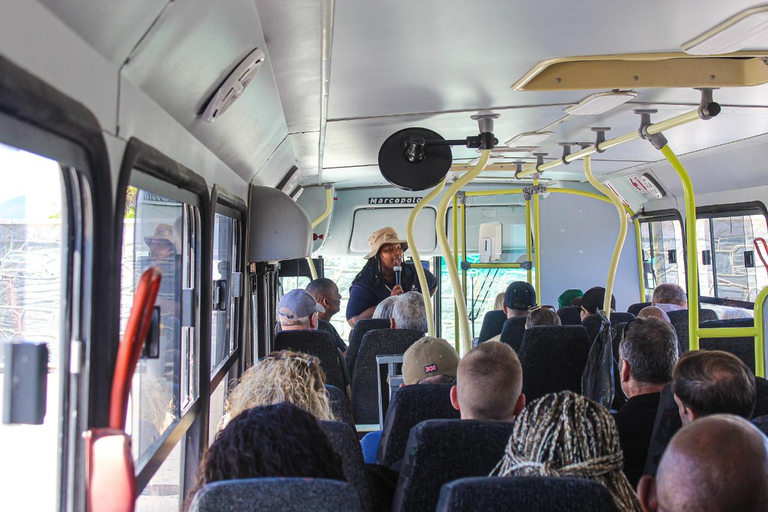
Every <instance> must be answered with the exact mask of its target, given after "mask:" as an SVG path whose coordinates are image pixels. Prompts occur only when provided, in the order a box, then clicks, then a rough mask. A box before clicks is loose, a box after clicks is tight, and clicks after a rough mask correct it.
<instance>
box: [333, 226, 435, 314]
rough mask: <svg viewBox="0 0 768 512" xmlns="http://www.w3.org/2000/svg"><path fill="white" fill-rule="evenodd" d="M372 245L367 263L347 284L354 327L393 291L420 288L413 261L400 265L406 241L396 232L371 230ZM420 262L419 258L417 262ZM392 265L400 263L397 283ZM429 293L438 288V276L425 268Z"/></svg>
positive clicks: (407, 290)
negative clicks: (350, 282) (372, 231)
mask: <svg viewBox="0 0 768 512" xmlns="http://www.w3.org/2000/svg"><path fill="white" fill-rule="evenodd" d="M368 245H369V246H370V248H371V252H369V253H368V254H367V255H366V256H365V259H367V260H368V263H366V264H365V266H364V267H363V269H362V270H361V271H360V272H359V273H358V274H357V276H355V279H354V280H353V281H352V286H350V288H349V302H347V322H348V323H349V325H350V326H352V327H354V326H355V323H356V322H357V321H358V320H360V319H361V318H371V316H373V312H374V310H375V309H376V305H377V304H379V302H381V301H382V300H384V299H386V298H387V297H389V296H392V295H400V294H402V293H405V292H410V291H417V292H422V293H424V291H425V290H422V289H421V284H420V283H419V278H418V275H417V274H416V269H415V267H414V265H410V264H406V265H403V252H405V251H407V250H408V242H407V241H405V240H401V239H400V238H399V237H398V236H397V232H396V231H395V230H394V229H393V228H390V227H386V228H382V229H380V230H378V231H376V232H374V233H373V234H372V235H371V236H370V237H369V238H368ZM416 263H417V264H419V262H416ZM395 267H400V275H399V279H400V282H399V284H398V283H397V282H396V281H397V279H398V276H397V274H396V273H395ZM424 273H425V275H426V278H427V286H428V287H429V290H426V291H427V292H429V294H430V295H432V294H434V293H435V290H437V278H436V277H435V276H434V275H432V273H431V272H430V271H429V270H426V269H425V270H424Z"/></svg>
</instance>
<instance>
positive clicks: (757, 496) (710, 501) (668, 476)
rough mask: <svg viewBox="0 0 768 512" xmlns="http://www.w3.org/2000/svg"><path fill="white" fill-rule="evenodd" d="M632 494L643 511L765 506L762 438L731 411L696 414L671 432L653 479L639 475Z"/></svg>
mask: <svg viewBox="0 0 768 512" xmlns="http://www.w3.org/2000/svg"><path fill="white" fill-rule="evenodd" d="M638 494H639V495H640V501H641V502H642V507H643V510H644V511H646V512H656V511H657V510H658V511H662V510H683V511H684V510H696V511H702V512H729V511H734V510H738V511H740V512H757V511H761V510H765V509H766V503H768V447H767V446H766V438H765V436H764V435H763V434H762V433H760V431H759V430H757V428H755V427H754V426H753V425H752V424H750V423H749V422H748V421H746V420H744V419H742V418H739V417H736V416H732V415H727V414H716V415H713V416H709V417H707V418H702V419H701V420H700V421H696V422H694V423H691V424H690V425H688V426H686V427H684V428H683V429H682V430H680V431H679V432H678V433H677V434H675V437H673V438H672V441H671V442H670V443H669V447H668V448H667V451H666V452H664V456H663V457H662V459H661V463H660V464H659V471H658V473H657V475H656V478H655V479H654V478H653V477H651V476H644V477H643V479H642V480H641V481H640V485H639V487H638Z"/></svg>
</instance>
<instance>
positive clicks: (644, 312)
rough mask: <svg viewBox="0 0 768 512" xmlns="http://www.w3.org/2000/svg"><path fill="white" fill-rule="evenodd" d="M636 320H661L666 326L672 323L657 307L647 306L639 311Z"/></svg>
mask: <svg viewBox="0 0 768 512" xmlns="http://www.w3.org/2000/svg"><path fill="white" fill-rule="evenodd" d="M637 318H658V319H659V320H663V321H665V322H667V323H668V324H671V323H672V320H670V319H669V315H668V314H667V313H666V312H665V311H664V310H663V309H661V308H660V307H657V306H648V307H645V308H643V309H641V310H640V312H639V313H638V314H637Z"/></svg>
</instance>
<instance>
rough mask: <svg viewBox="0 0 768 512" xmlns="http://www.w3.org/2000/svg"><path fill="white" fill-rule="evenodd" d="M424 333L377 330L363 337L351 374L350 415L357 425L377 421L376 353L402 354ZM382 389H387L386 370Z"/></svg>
mask: <svg viewBox="0 0 768 512" xmlns="http://www.w3.org/2000/svg"><path fill="white" fill-rule="evenodd" d="M423 336H424V334H423V333H420V332H419V331H413V330H410V329H386V330H384V329H377V330H373V331H369V332H367V333H366V334H365V336H364V337H363V343H362V345H361V346H360V352H359V353H358V355H357V362H356V363H355V372H354V373H353V374H352V417H353V418H354V419H355V423H357V424H373V423H378V422H379V381H378V368H377V365H376V356H377V355H379V354H404V353H405V351H406V350H408V347H410V346H411V345H413V343H414V342H415V341H416V340H418V339H420V338H422V337H423ZM382 378H383V379H384V380H385V381H384V382H383V383H382V384H383V386H382V389H387V386H388V384H387V382H386V373H384V374H383V375H382Z"/></svg>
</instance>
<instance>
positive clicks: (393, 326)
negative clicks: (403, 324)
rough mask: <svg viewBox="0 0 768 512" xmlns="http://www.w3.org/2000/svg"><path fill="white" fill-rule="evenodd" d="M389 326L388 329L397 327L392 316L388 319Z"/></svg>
mask: <svg viewBox="0 0 768 512" xmlns="http://www.w3.org/2000/svg"><path fill="white" fill-rule="evenodd" d="M389 328H390V329H397V326H396V325H395V319H394V318H390V319H389Z"/></svg>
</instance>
